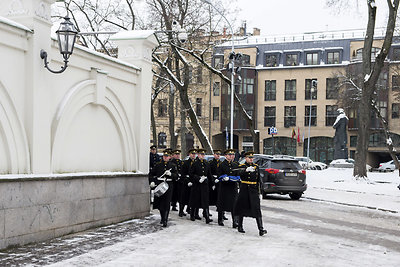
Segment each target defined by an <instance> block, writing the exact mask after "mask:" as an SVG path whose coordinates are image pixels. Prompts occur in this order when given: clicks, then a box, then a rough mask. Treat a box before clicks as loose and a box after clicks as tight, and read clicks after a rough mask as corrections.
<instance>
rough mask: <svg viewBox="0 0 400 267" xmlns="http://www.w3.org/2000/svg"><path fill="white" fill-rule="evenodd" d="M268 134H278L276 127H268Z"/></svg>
mask: <svg viewBox="0 0 400 267" xmlns="http://www.w3.org/2000/svg"><path fill="white" fill-rule="evenodd" d="M268 134H271V135H274V134H278V129H277V128H276V127H269V128H268Z"/></svg>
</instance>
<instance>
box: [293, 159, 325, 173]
mask: <svg viewBox="0 0 400 267" xmlns="http://www.w3.org/2000/svg"><path fill="white" fill-rule="evenodd" d="M295 159H297V160H298V161H299V163H300V165H301V167H303V169H307V157H295ZM326 168H328V165H326V164H325V163H322V162H318V161H312V160H311V159H310V167H309V169H311V170H325V169H326Z"/></svg>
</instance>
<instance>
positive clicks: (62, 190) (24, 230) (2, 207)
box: [0, 173, 150, 249]
mask: <svg viewBox="0 0 400 267" xmlns="http://www.w3.org/2000/svg"><path fill="white" fill-rule="evenodd" d="M149 210H150V201H149V190H148V178H147V176H145V175H140V174H133V173H113V174H107V173H104V174H87V175H76V176H71V175H68V176H67V175H50V176H45V177H44V176H39V175H31V176H24V177H14V178H7V177H2V178H0V249H3V248H6V247H8V246H12V245H23V244H27V243H30V242H38V241H42V240H46V239H50V238H54V237H57V236H61V235H65V234H69V233H74V232H79V231H83V230H85V229H88V228H91V227H96V226H101V225H106V224H111V223H115V222H120V221H123V220H128V219H131V218H139V217H144V216H146V215H148V214H149Z"/></svg>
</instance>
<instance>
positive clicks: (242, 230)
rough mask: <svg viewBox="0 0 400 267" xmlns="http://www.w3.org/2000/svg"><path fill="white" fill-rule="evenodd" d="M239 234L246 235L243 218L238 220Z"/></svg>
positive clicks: (240, 217)
mask: <svg viewBox="0 0 400 267" xmlns="http://www.w3.org/2000/svg"><path fill="white" fill-rule="evenodd" d="M238 232H239V233H246V232H245V231H244V229H243V216H239V219H238Z"/></svg>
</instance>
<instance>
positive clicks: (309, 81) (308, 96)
mask: <svg viewBox="0 0 400 267" xmlns="http://www.w3.org/2000/svg"><path fill="white" fill-rule="evenodd" d="M313 80H315V81H316V80H317V79H306V92H305V99H306V100H310V99H311V94H312V99H317V90H314V92H312V93H311V87H312V81H313Z"/></svg>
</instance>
